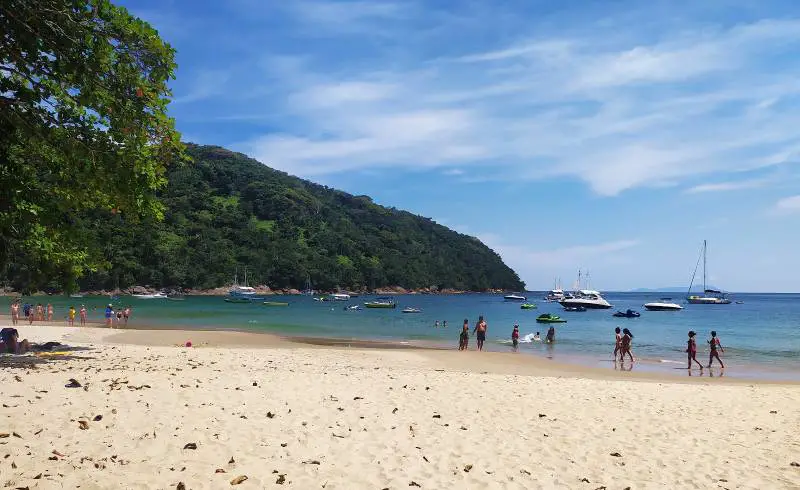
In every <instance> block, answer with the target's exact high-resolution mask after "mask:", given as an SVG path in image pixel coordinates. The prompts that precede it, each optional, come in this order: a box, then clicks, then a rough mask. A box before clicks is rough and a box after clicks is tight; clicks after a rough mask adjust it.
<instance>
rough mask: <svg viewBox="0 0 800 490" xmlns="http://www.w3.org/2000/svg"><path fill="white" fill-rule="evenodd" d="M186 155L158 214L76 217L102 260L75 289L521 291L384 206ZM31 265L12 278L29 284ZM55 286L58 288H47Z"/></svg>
mask: <svg viewBox="0 0 800 490" xmlns="http://www.w3.org/2000/svg"><path fill="white" fill-rule="evenodd" d="M186 153H187V154H188V155H189V156H190V157H191V158H192V160H193V162H192V163H190V164H187V165H182V166H173V167H171V168H169V169H168V172H167V175H166V178H167V181H168V184H167V186H166V187H165V188H164V189H163V190H162V191H161V192H160V193H159V199H160V200H161V201H162V202H163V203H164V205H165V207H166V210H165V213H164V220H163V221H157V220H153V219H149V220H135V219H131V218H129V217H126V216H124V215H119V214H110V213H102V212H92V213H86V214H83V215H81V216H79V217H78V218H77V219H78V220H79V227H80V236H81V237H82V238H83V239H85V240H88V241H91V242H93V243H96V244H102V249H103V250H102V252H103V254H104V256H105V260H106V261H107V264H106V266H105V267H104V268H102V269H101V270H97V271H94V272H89V273H87V274H86V275H84V276H83V277H81V278H79V280H78V287H79V289H80V290H81V291H123V290H130V289H131V288H132V287H135V286H148V289H156V288H180V289H184V290H211V289H214V288H220V287H224V286H226V285H230V284H231V283H232V282H233V280H234V274H235V273H236V272H237V271H238V280H239V282H242V280H243V279H244V272H245V267H246V268H247V281H248V285H250V286H264V287H269V288H271V289H272V290H282V291H287V290H302V289H306V288H313V289H316V290H321V291H334V290H338V289H343V290H347V291H359V292H364V291H377V292H380V291H382V290H386V289H389V288H394V290H398V291H403V290H416V291H425V292H440V291H448V290H449V291H487V290H514V291H519V290H523V289H524V283H523V282H522V281H521V280H520V278H519V276H518V275H517V273H516V272H514V271H513V270H512V269H511V268H509V267H508V266H507V265H506V264H505V263H503V260H502V259H501V258H500V256H499V255H498V254H497V253H495V252H494V251H493V250H491V249H490V248H489V247H487V246H486V245H484V244H483V243H481V241H480V240H478V239H477V238H474V237H471V236H467V235H464V234H461V233H457V232H455V231H453V230H450V229H448V228H446V227H444V226H442V225H440V224H438V223H436V222H434V221H433V220H431V219H429V218H424V217H421V216H416V215H414V214H411V213H409V212H406V211H401V210H398V209H394V208H389V207H384V206H380V205H378V204H375V203H374V202H373V201H372V199H371V198H370V197H368V196H354V195H350V194H348V193H346V192H342V191H339V190H335V189H331V188H328V187H325V186H322V185H319V184H315V183H313V182H309V181H307V180H303V179H300V178H297V177H294V176H291V175H288V174H286V173H284V172H280V171H277V170H274V169H271V168H269V167H267V166H266V165H263V164H262V163H260V162H257V161H256V160H253V159H251V158H248V157H247V156H245V155H243V154H241V153H234V152H232V151H229V150H226V149H224V148H220V147H216V146H200V145H195V144H188V145H187V149H186ZM26 274H27V272H26V271H25V270H24V269H22V268H19V269H15V268H14V267H13V266H12V267H10V268H9V270H8V272H7V277H6V279H8V282H9V283H10V284H11V285H12V286H13V288H14V289H15V290H17V291H24V288H25V287H26V284H27V275H26ZM54 288H56V286H55V285H54Z"/></svg>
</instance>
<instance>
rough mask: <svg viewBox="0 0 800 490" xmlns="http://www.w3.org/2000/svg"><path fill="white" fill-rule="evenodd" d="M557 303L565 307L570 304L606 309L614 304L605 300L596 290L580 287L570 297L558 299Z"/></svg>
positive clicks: (570, 305)
mask: <svg viewBox="0 0 800 490" xmlns="http://www.w3.org/2000/svg"><path fill="white" fill-rule="evenodd" d="M559 303H560V304H561V306H563V307H565V308H566V307H572V306H583V307H584V308H586V309H590V310H607V309H609V308H611V307H612V306H614V305H612V304H611V303H609V302H608V301H606V300H605V299H604V298H603V296H602V295H601V294H600V293H599V292H598V291H594V290H592V289H581V290H578V291H575V293H574V294H573V295H572V297H571V298H564V299H563V300H561V301H559Z"/></svg>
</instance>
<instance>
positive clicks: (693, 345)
mask: <svg viewBox="0 0 800 490" xmlns="http://www.w3.org/2000/svg"><path fill="white" fill-rule="evenodd" d="M695 335H697V334H696V333H694V331H693V330H689V340H687V341H686V354H687V357H688V359H689V365H688V366H686V369H692V361H694V362H696V363H697V365H698V366H700V370H701V371H702V370H703V365H702V364H700V361H698V360H697V342H695V340H694V336H695Z"/></svg>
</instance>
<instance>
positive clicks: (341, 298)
mask: <svg viewBox="0 0 800 490" xmlns="http://www.w3.org/2000/svg"><path fill="white" fill-rule="evenodd" d="M330 299H332V300H333V301H350V295H349V294H344V293H333V294H331V296H330Z"/></svg>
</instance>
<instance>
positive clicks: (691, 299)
mask: <svg viewBox="0 0 800 490" xmlns="http://www.w3.org/2000/svg"><path fill="white" fill-rule="evenodd" d="M707 250H708V245H707V243H706V240H703V250H702V252H701V254H700V257H698V258H697V264H696V265H695V266H694V272H693V273H692V280H691V281H690V282H689V291H687V293H686V302H687V303H689V304H692V305H729V304H731V300H729V299H728V298H726V297H725V293H723V292H722V291H718V290H716V289H708V287H707V286H706V252H707ZM701 258H702V259H703V294H702V295H696V294H692V286H693V285H694V278H695V276H696V275H697V268H698V267H699V266H700V259H701Z"/></svg>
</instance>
